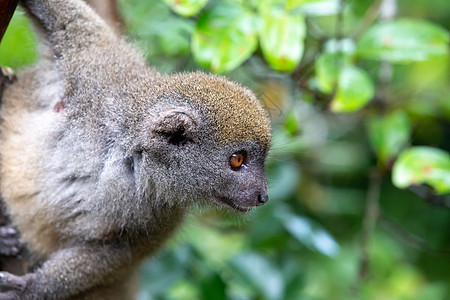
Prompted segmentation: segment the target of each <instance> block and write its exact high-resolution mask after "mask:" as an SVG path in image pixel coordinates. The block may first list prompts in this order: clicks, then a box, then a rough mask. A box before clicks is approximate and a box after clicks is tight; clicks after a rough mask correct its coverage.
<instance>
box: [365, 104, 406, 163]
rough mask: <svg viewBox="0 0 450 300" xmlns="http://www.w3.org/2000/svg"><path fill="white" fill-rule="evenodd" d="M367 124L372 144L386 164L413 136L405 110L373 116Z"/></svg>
mask: <svg viewBox="0 0 450 300" xmlns="http://www.w3.org/2000/svg"><path fill="white" fill-rule="evenodd" d="M367 125H368V131H369V139H370V143H371V146H372V148H373V149H374V151H375V153H376V154H377V156H378V158H379V160H380V161H381V162H382V163H383V164H384V165H387V164H388V163H389V160H391V159H392V158H394V157H395V156H396V155H397V154H398V153H399V152H400V150H401V149H402V148H403V147H404V146H405V145H406V144H407V143H408V141H409V139H410V136H411V128H410V123H409V119H408V115H407V114H406V113H405V112H403V111H395V112H392V113H390V114H388V115H386V116H373V117H371V118H370V119H369V120H368V122H367Z"/></svg>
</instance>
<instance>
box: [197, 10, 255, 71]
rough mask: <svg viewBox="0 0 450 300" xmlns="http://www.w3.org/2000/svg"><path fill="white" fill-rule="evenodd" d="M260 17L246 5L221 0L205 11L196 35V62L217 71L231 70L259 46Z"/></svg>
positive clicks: (198, 24)
mask: <svg viewBox="0 0 450 300" xmlns="http://www.w3.org/2000/svg"><path fill="white" fill-rule="evenodd" d="M257 42H258V41H257V33H256V19H255V17H254V15H253V13H252V12H250V11H247V10H245V9H244V8H243V7H242V6H240V5H236V4H233V3H228V2H220V3H219V4H217V5H216V6H214V7H213V8H212V9H211V10H209V11H207V12H205V14H203V15H202V16H201V17H200V19H199V21H198V23H197V28H196V29H195V31H194V34H193V36H192V52H193V54H194V57H195V59H196V61H197V62H198V63H199V64H201V65H202V66H204V67H206V68H210V69H211V70H213V71H214V72H217V73H222V72H226V71H230V70H232V69H234V68H236V67H238V66H239V65H240V64H242V63H243V62H244V61H245V60H246V59H247V58H249V57H250V55H251V54H252V53H253V52H254V51H255V50H256V47H257Z"/></svg>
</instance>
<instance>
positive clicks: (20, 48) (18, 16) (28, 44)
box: [0, 11, 37, 69]
mask: <svg viewBox="0 0 450 300" xmlns="http://www.w3.org/2000/svg"><path fill="white" fill-rule="evenodd" d="M36 44H37V43H36V37H35V35H34V33H33V31H31V30H30V24H29V22H28V20H27V19H26V18H25V17H24V16H23V13H21V12H20V11H16V12H15V13H14V16H13V18H12V19H11V23H10V24H9V26H8V29H7V30H6V32H5V35H4V37H3V40H2V43H1V45H0V65H2V66H9V67H12V68H14V69H17V68H18V67H21V66H24V65H30V64H32V63H33V62H35V61H36V59H37V52H36Z"/></svg>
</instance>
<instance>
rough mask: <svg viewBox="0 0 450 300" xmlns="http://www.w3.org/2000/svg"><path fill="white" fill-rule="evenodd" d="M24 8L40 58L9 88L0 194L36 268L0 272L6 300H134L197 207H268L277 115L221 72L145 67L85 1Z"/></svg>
mask: <svg viewBox="0 0 450 300" xmlns="http://www.w3.org/2000/svg"><path fill="white" fill-rule="evenodd" d="M22 5H23V6H24V8H25V9H26V10H27V11H28V12H29V15H30V16H31V18H33V19H34V21H35V23H36V25H37V28H38V30H39V31H40V32H41V35H42V36H43V46H42V51H43V53H42V59H41V61H40V62H39V64H38V65H37V66H36V67H34V68H32V69H29V70H26V71H23V72H22V73H21V74H19V76H18V81H17V82H16V83H14V84H12V85H11V86H9V87H8V88H7V89H6V90H5V91H4V95H3V99H2V101H3V104H2V108H1V127H0V130H1V143H0V155H1V160H2V165H1V172H0V176H1V178H0V179H1V181H0V191H1V194H2V196H3V197H4V199H5V203H6V205H7V208H8V211H9V213H10V215H11V217H12V220H13V223H14V225H15V226H17V227H18V229H19V230H20V232H21V234H22V239H23V240H24V241H25V242H26V243H27V245H28V247H29V249H30V251H31V252H32V253H33V257H35V262H39V264H37V266H38V265H41V266H40V267H38V268H37V269H35V270H34V271H33V272H31V273H29V274H26V275H25V276H23V277H18V276H14V275H12V274H8V273H5V272H1V273H0V285H3V286H5V287H11V288H12V289H11V290H10V291H9V292H6V293H0V300H1V299H129V298H130V297H131V294H132V293H133V289H132V288H131V287H130V280H131V278H132V277H133V274H134V271H135V269H136V266H137V265H138V263H139V261H141V260H142V259H143V258H144V257H145V256H146V255H149V254H152V253H154V252H155V251H156V250H157V249H158V248H160V247H161V245H162V244H163V243H164V242H165V240H166V239H167V238H169V237H170V235H171V234H172V233H173V231H174V230H175V229H176V227H177V226H178V225H179V224H180V222H181V221H182V219H183V215H184V214H185V213H186V212H187V211H188V210H189V207H190V206H192V205H193V204H194V203H201V204H214V205H217V206H220V207H229V208H234V209H236V210H239V211H247V210H250V209H251V207H253V206H255V205H260V204H262V203H263V202H264V201H265V200H266V199H267V183H266V179H265V176H264V169H263V165H264V159H265V156H266V154H267V151H268V148H269V144H270V123H269V120H268V118H267V115H266V113H265V112H264V111H263V109H262V108H261V105H260V104H259V102H258V101H257V100H256V98H255V96H254V95H253V94H252V93H251V92H250V91H249V90H247V89H245V88H242V87H241V86H239V85H237V84H235V83H232V82H229V81H227V80H226V79H224V78H223V77H218V76H212V75H205V74H203V73H191V74H189V73H186V74H175V75H170V76H162V75H160V74H158V73H157V72H156V71H154V70H152V69H150V68H148V67H147V66H146V64H145V60H144V59H143V57H142V56H141V55H140V54H139V52H138V51H136V50H135V49H134V48H133V47H132V46H130V45H129V44H127V43H126V42H125V41H124V40H123V39H122V38H120V37H117V36H116V35H115V34H114V32H113V31H112V30H111V29H110V28H109V27H108V26H107V25H106V24H105V23H104V22H103V21H102V20H101V19H100V18H99V17H98V16H97V15H96V14H95V13H94V12H93V11H92V10H91V9H90V8H89V7H88V6H87V5H85V4H84V3H83V2H81V1H77V0H40V1H38V0H24V1H22ZM180 132H181V133H182V135H181V136H180V135H179V133H180ZM243 150H244V151H246V153H247V162H246V164H245V166H243V167H242V168H241V169H240V170H239V171H236V170H232V169H231V168H230V165H229V157H230V156H231V155H232V154H233V153H235V152H238V151H243ZM261 197H262V198H261ZM261 199H263V200H261Z"/></svg>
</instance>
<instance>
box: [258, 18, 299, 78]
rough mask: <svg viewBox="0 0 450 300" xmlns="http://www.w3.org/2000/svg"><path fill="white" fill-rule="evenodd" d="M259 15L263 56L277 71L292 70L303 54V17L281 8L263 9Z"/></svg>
mask: <svg viewBox="0 0 450 300" xmlns="http://www.w3.org/2000/svg"><path fill="white" fill-rule="evenodd" d="M261 16H262V21H261V23H262V24H261V27H260V31H259V40H260V42H261V49H262V51H263V55H264V58H265V59H266V61H267V62H268V63H269V65H270V66H271V67H272V68H274V69H275V70H277V71H282V72H289V71H292V70H293V69H294V68H295V67H296V66H297V65H298V64H299V62H300V60H301V58H302V55H303V50H304V38H305V32H306V24H305V19H304V17H303V16H302V15H298V14H297V15H291V14H289V13H288V12H287V11H283V10H281V9H264V10H263V11H262V12H261Z"/></svg>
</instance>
